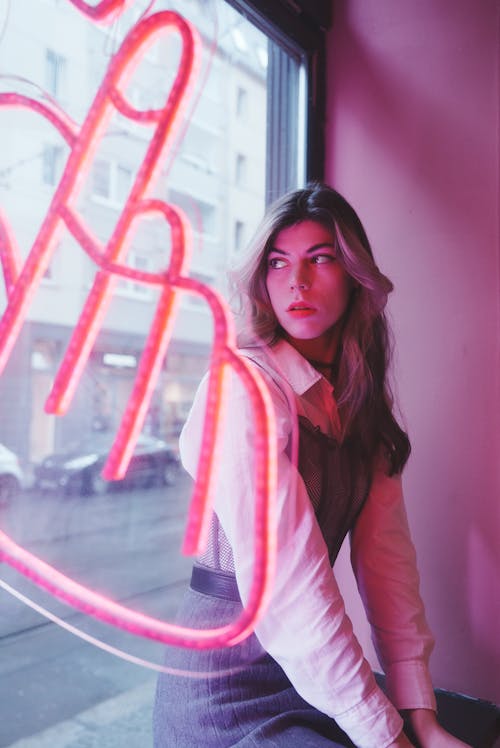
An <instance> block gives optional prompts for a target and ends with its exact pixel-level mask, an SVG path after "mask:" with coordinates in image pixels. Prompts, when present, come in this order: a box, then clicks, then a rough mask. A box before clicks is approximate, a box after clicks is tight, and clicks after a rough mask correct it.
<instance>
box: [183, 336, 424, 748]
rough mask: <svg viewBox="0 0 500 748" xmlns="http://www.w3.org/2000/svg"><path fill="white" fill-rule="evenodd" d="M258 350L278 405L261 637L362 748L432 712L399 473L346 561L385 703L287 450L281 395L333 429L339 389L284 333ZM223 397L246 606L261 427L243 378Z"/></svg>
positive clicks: (225, 508)
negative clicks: (409, 715) (272, 533)
mask: <svg viewBox="0 0 500 748" xmlns="http://www.w3.org/2000/svg"><path fill="white" fill-rule="evenodd" d="M251 355H252V358H254V359H255V360H259V361H260V362H261V364H262V367H263V368H261V366H258V367H257V368H258V371H259V373H260V374H261V375H263V376H264V379H265V380H266V383H267V385H268V388H269V391H270V393H271V397H272V400H273V404H274V407H275V415H276V425H277V456H278V488H277V497H276V502H277V517H278V528H277V564H276V574H275V580H274V586H273V591H272V594H271V598H270V601H269V605H268V608H267V611H266V613H265V615H264V617H263V619H262V620H261V621H259V623H258V624H257V627H256V635H257V637H258V639H259V641H260V643H261V644H262V646H263V648H264V649H265V650H266V651H267V652H269V654H270V655H271V656H272V657H273V658H274V659H275V660H276V661H277V662H278V663H279V664H280V665H281V667H282V668H283V670H284V671H285V672H286V674H287V676H288V678H289V679H290V681H291V683H292V684H293V686H294V688H295V689H296V690H297V692H298V693H299V694H300V695H301V696H302V697H303V698H304V699H305V700H306V701H307V702H308V703H310V704H311V705H313V706H314V707H316V708H317V709H319V710H320V711H322V712H324V713H325V714H327V715H329V716H330V717H333V718H334V719H335V720H336V721H337V723H338V724H339V725H340V727H341V728H342V729H343V730H344V731H345V732H346V733H347V734H348V735H349V737H350V738H351V740H352V741H353V742H354V743H355V744H356V745H357V746H359V748H385V747H386V746H388V745H389V744H390V743H391V742H392V741H393V740H394V739H395V738H396V737H397V735H398V734H399V732H400V731H401V728H402V720H401V717H400V715H399V714H398V711H397V709H410V708H427V709H435V698H434V692H433V688H432V684H431V681H430V676H429V672H428V668H427V662H428V658H429V655H430V652H431V650H432V647H433V638H432V635H431V633H430V631H429V628H428V626H427V623H426V620H425V613H424V608H423V604H422V601H421V598H420V595H419V577H418V572H417V568H416V558H415V551H414V548H413V545H412V542H411V538H410V535H409V530H408V522H407V519H406V513H405V508H404V503H403V495H402V487H401V479H400V476H393V477H388V476H387V475H386V474H385V473H383V472H379V473H377V474H376V475H375V477H374V479H373V481H372V485H371V488H370V492H369V495H368V498H367V500H366V502H365V504H364V506H363V509H362V511H361V513H360V515H359V517H358V519H357V521H356V524H355V527H354V529H353V531H352V534H351V561H352V565H353V569H354V573H355V576H356V579H357V583H358V587H359V590H360V593H361V597H362V599H363V602H364V605H365V609H366V613H367V617H368V620H369V622H370V625H371V628H372V636H373V640H374V644H375V648H376V651H377V655H378V657H379V660H380V663H381V665H382V667H383V669H384V672H385V673H386V677H387V687H388V693H389V697H390V699H391V701H389V700H388V698H387V697H386V696H385V695H384V694H383V692H382V691H381V690H380V689H379V687H378V686H377V684H376V682H375V679H374V677H373V673H372V670H371V667H370V665H369V664H368V662H367V660H366V659H365V658H364V656H363V652H362V650H361V647H360V645H359V642H358V641H357V639H356V637H355V635H354V633H353V629H352V625H351V622H350V620H349V618H348V616H347V615H346V612H345V608H344V602H343V599H342V596H341V594H340V591H339V588H338V586H337V583H336V580H335V576H334V574H333V572H332V568H331V566H330V563H329V559H328V551H327V548H326V544H325V541H324V539H323V536H322V533H321V530H320V527H319V525H318V523H317V520H316V517H315V514H314V510H313V508H312V505H311V502H310V499H309V496H308V494H307V490H306V488H305V485H304V483H303V481H302V478H301V476H300V474H299V473H298V471H297V470H296V467H295V466H294V465H293V463H292V461H291V460H290V459H289V457H288V456H287V445H288V443H289V439H290V434H291V432H292V429H293V428H294V422H295V415H294V414H293V412H292V411H291V409H290V404H289V401H288V399H287V395H286V394H285V392H287V391H289V392H290V393H291V395H290V396H291V397H293V398H294V402H295V408H296V411H297V414H299V415H304V416H305V417H306V418H308V419H309V421H311V423H313V424H314V425H315V426H319V427H320V429H321V431H323V432H324V433H325V434H327V435H329V436H335V435H336V434H337V433H338V425H339V421H338V413H337V408H336V404H335V399H334V396H333V387H332V385H331V384H330V383H329V382H328V381H327V380H326V379H325V378H324V377H322V376H321V375H320V374H319V373H318V372H317V371H316V370H315V369H314V368H313V367H312V366H311V365H310V364H309V363H308V362H307V361H306V360H305V359H304V358H303V357H302V356H301V355H300V354H299V353H298V352H297V351H296V350H295V349H294V348H293V347H292V346H291V345H289V344H288V343H287V342H285V341H280V342H279V343H278V344H277V345H275V346H274V347H273V348H265V349H252V352H251ZM269 371H273V376H271V375H270V374H269V373H268V372H269ZM276 380H279V381H280V386H278V385H277V383H276ZM206 385H207V379H206V378H205V379H204V380H203V382H202V384H201V385H200V388H199V390H198V393H197V395H196V398H195V401H194V403H193V407H192V410H191V413H190V415H189V417H188V420H187V422H186V424H185V426H184V429H183V431H182V434H181V437H180V450H181V457H182V461H183V464H184V466H185V468H186V469H187V470H188V472H189V473H190V474H191V475H192V476H194V475H195V473H196V468H197V460H198V454H199V448H200V440H201V435H202V433H203V419H204V413H205V399H206ZM225 397H226V398H227V400H228V402H226V407H225V414H226V415H225V420H224V429H223V432H222V433H223V436H222V438H221V439H220V444H219V445H218V448H219V450H220V451H219V454H218V458H217V466H218V469H217V475H216V477H215V494H214V502H215V511H216V513H217V516H218V518H219V521H220V523H221V525H222V527H223V529H224V532H225V534H226V535H227V538H228V540H229V543H230V545H231V547H232V550H233V556H234V566H235V573H236V579H237V582H238V588H239V591H240V595H241V598H242V601H243V603H245V602H246V600H247V599H248V594H249V591H250V586H251V582H252V579H253V527H252V519H253V514H254V511H253V497H254V491H253V478H254V474H253V455H252V452H253V429H254V423H253V417H252V412H251V407H250V404H249V401H248V396H247V393H246V391H245V389H244V387H243V386H242V385H241V382H240V381H239V379H238V377H237V376H236V375H235V376H233V377H232V378H231V379H230V381H229V382H228V385H227V390H226V393H225ZM391 702H392V703H391Z"/></svg>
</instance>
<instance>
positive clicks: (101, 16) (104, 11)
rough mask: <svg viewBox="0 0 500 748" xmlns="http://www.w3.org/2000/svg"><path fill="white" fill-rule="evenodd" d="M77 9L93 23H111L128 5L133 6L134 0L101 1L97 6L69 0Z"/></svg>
mask: <svg viewBox="0 0 500 748" xmlns="http://www.w3.org/2000/svg"><path fill="white" fill-rule="evenodd" d="M69 1H70V3H73V5H74V6H75V8H78V10H79V11H81V12H82V13H84V14H85V15H86V16H88V18H91V19H92V20H93V21H96V22H99V21H104V22H106V21H110V20H112V19H113V18H114V17H115V16H116V15H118V14H119V13H121V12H122V11H123V10H125V7H126V6H127V5H131V4H132V2H133V1H134V0H101V2H100V3H97V5H89V4H88V3H86V2H84V0H69Z"/></svg>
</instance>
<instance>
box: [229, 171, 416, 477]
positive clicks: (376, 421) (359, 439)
mask: <svg viewBox="0 0 500 748" xmlns="http://www.w3.org/2000/svg"><path fill="white" fill-rule="evenodd" d="M306 220H308V221H316V222H317V223H320V224H321V225H322V226H324V227H325V228H326V229H327V230H328V231H330V233H331V234H332V236H333V239H334V245H335V250H336V255H337V261H338V262H339V263H340V264H341V265H342V266H343V268H344V269H345V270H346V272H347V273H348V274H349V275H350V276H351V277H352V278H353V280H354V284H353V286H354V287H353V291H352V294H351V298H350V301H349V304H348V307H347V309H346V311H345V313H344V316H343V318H342V320H341V324H342V330H341V337H340V341H339V347H338V352H337V356H336V362H335V370H334V378H335V395H336V398H337V406H338V410H339V415H340V420H341V423H342V435H341V438H342V440H343V441H349V442H350V443H351V444H352V445H353V449H354V452H355V453H356V454H357V455H358V457H359V459H362V460H367V461H368V464H373V461H374V460H375V459H376V458H377V457H378V456H379V455H380V453H381V452H382V453H383V454H384V455H385V457H386V458H387V460H388V472H389V473H390V474H391V475H392V474H394V473H399V472H401V470H402V469H403V467H404V465H405V463H406V461H407V459H408V457H409V454H410V442H409V439H408V436H407V434H406V433H405V431H404V430H403V429H402V428H401V426H400V425H399V424H398V422H397V420H396V418H395V417H394V414H393V398H392V394H391V391H390V387H389V384H388V381H387V373H388V368H389V365H390V360H391V348H392V346H391V341H390V335H389V330H388V325H387V320H386V317H385V314H384V309H385V306H386V303H387V297H388V294H389V293H390V292H391V291H392V289H393V285H392V283H391V281H390V280H389V279H388V278H387V277H386V276H385V275H384V274H383V273H381V272H380V270H379V268H378V267H377V265H376V263H375V260H374V257H373V252H372V249H371V247H370V243H369V241H368V238H367V236H366V232H365V230H364V228H363V225H362V223H361V221H360V220H359V218H358V216H357V214H356V212H355V211H354V209H353V208H352V207H351V205H350V204H349V203H348V202H347V200H345V198H343V197H342V195H340V194H339V193H338V192H336V190H334V189H332V188H331V187H329V186H328V185H326V184H322V183H320V182H313V183H310V184H308V185H307V186H306V187H305V188H303V189H299V190H295V191H294V192H291V193H288V194H286V195H284V196H283V197H281V198H280V199H278V200H277V201H276V202H274V203H273V204H272V205H271V206H270V208H269V209H268V211H267V213H266V215H265V217H264V220H263V221H262V223H261V225H260V227H259V229H258V230H257V233H256V234H255V236H254V238H253V240H252V241H251V243H250V245H249V247H248V251H247V253H246V254H245V257H244V258H243V261H242V263H241V264H240V266H239V267H238V268H235V269H234V270H233V272H232V273H231V275H230V281H231V285H232V290H233V295H234V296H236V298H237V299H238V300H239V308H238V311H237V313H238V314H239V318H240V333H239V338H238V342H239V344H240V345H242V346H247V347H248V346H252V345H261V344H262V342H264V343H265V344H267V345H269V346H273V345H274V344H275V343H276V342H277V341H278V340H279V339H280V338H282V337H284V331H283V329H282V328H281V326H280V325H279V323H278V320H277V318H276V316H275V314H274V311H273V308H272V306H271V302H270V299H269V295H268V292H267V287H266V277H267V255H268V253H269V251H270V249H271V248H272V247H273V244H274V240H275V238H276V236H277V234H278V233H279V232H280V231H282V230H283V229H285V228H289V227H290V226H293V225H295V224H297V223H299V222H301V221H306Z"/></svg>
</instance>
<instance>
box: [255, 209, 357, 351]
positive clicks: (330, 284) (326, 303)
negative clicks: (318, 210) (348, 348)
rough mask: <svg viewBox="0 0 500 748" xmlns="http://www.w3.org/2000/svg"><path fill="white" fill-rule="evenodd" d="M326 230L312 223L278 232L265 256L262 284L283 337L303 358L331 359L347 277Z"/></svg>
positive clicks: (344, 303) (346, 293) (343, 307)
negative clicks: (265, 267)
mask: <svg viewBox="0 0 500 748" xmlns="http://www.w3.org/2000/svg"><path fill="white" fill-rule="evenodd" d="M335 254H336V253H335V247H334V240H333V236H332V234H331V232H330V231H329V230H328V229H326V228H325V227H324V226H322V225H321V224H320V223H316V221H301V222H300V223H297V224H295V225H294V226H290V227H289V228H286V229H283V230H282V231H280V232H279V233H278V234H277V236H276V239H275V240H274V243H273V246H272V247H271V249H270V251H269V254H268V257H267V277H266V286H267V291H268V294H269V298H270V300H271V305H272V307H273V310H274V313H275V315H276V317H277V319H278V321H279V323H280V325H281V327H282V328H283V329H284V330H285V332H286V334H287V339H288V340H289V341H290V342H291V343H292V345H294V346H295V348H297V350H298V351H299V352H301V353H302V354H303V355H305V356H307V357H309V358H315V359H320V360H331V359H332V358H333V355H334V354H335V350H336V346H337V343H338V333H339V325H338V323H339V321H340V320H341V318H342V316H343V314H344V312H345V310H346V308H347V304H348V302H349V297H350V293H351V289H352V285H353V284H352V279H351V277H350V276H349V275H348V274H347V273H346V271H345V270H344V268H343V267H342V266H341V265H340V264H339V262H338V261H337V259H336V256H335Z"/></svg>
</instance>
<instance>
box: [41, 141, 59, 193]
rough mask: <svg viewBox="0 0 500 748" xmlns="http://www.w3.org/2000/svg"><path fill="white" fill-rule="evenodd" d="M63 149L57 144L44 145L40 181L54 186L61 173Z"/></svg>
mask: <svg viewBox="0 0 500 748" xmlns="http://www.w3.org/2000/svg"><path fill="white" fill-rule="evenodd" d="M62 162H63V150H62V148H60V147H59V146H57V145H46V146H45V147H44V149H43V151H42V182H43V183H44V184H47V185H50V186H54V185H55V184H56V183H57V182H58V181H59V177H60V176H61V173H62V165H63V163H62Z"/></svg>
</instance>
